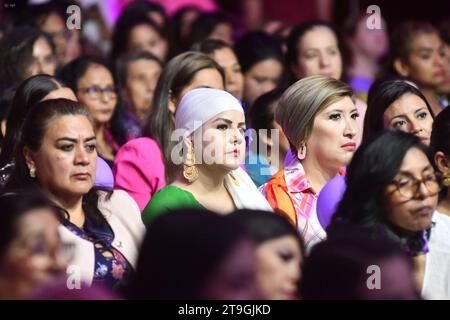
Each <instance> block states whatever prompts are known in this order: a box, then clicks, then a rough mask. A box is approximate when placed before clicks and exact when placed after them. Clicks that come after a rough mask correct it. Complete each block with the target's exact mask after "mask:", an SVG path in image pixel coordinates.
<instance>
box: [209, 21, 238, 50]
mask: <svg viewBox="0 0 450 320" xmlns="http://www.w3.org/2000/svg"><path fill="white" fill-rule="evenodd" d="M208 39H214V40H222V41H223V42H225V43H226V44H228V45H230V46H232V45H233V28H232V26H231V24H229V23H219V24H218V25H217V26H216V27H215V28H214V30H213V31H212V32H211V34H210V35H209V36H208Z"/></svg>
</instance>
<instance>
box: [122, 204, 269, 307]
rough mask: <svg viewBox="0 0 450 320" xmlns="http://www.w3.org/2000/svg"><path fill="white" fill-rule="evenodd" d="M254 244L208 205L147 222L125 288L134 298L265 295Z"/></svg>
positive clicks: (236, 298)
mask: <svg viewBox="0 0 450 320" xmlns="http://www.w3.org/2000/svg"><path fill="white" fill-rule="evenodd" d="M255 250H256V247H255V244H254V243H253V242H252V240H251V239H250V238H249V236H248V235H247V234H246V232H245V230H244V228H243V227H242V226H241V225H239V224H236V223H235V222H233V221H231V220H228V219H225V218H224V217H222V216H219V215H217V214H214V213H213V212H210V211H206V210H196V209H189V210H186V209H184V210H180V211H176V212H171V213H168V214H165V215H163V216H161V217H159V218H158V219H156V220H155V222H154V223H152V224H151V225H150V226H149V227H148V232H147V234H146V236H145V239H144V242H143V244H142V248H141V251H140V254H139V261H138V266H137V269H136V273H135V275H134V277H133V279H132V280H131V282H130V285H129V287H128V288H127V290H126V292H127V297H128V298H131V299H156V300H162V299H164V300H175V299H177V300H181V299H182V300H186V299H188V300H198V299H204V300H255V299H261V298H262V295H261V294H260V291H259V290H258V287H257V283H256V277H255Z"/></svg>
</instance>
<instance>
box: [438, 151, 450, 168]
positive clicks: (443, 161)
mask: <svg viewBox="0 0 450 320" xmlns="http://www.w3.org/2000/svg"><path fill="white" fill-rule="evenodd" d="M434 163H435V164H436V167H437V168H438V170H439V171H440V172H441V173H448V172H450V161H449V159H447V158H446V157H445V154H444V153H443V152H442V151H438V152H436V153H435V154H434Z"/></svg>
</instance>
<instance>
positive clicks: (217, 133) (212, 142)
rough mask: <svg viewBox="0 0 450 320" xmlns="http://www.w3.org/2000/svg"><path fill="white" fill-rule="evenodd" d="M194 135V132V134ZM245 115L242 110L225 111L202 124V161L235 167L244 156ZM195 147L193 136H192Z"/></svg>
mask: <svg viewBox="0 0 450 320" xmlns="http://www.w3.org/2000/svg"><path fill="white" fill-rule="evenodd" d="M194 136H195V134H194ZM244 136H245V117H244V114H243V113H242V112H239V111H235V110H230V111H225V112H222V113H220V114H218V115H217V116H215V117H214V118H212V119H210V120H209V121H208V122H206V123H205V124H204V125H203V126H202V141H203V142H202V145H201V147H202V150H198V147H196V152H198V153H197V154H199V152H202V154H203V157H202V163H203V164H205V165H219V166H221V167H223V168H225V170H227V171H229V170H234V169H237V168H238V167H239V166H240V165H241V164H242V163H243V161H244V157H245V138H244ZM194 147H195V138H194Z"/></svg>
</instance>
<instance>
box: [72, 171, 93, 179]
mask: <svg viewBox="0 0 450 320" xmlns="http://www.w3.org/2000/svg"><path fill="white" fill-rule="evenodd" d="M73 176H74V177H75V178H76V179H78V180H88V179H90V178H91V174H90V173H76V174H74V175H73Z"/></svg>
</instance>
